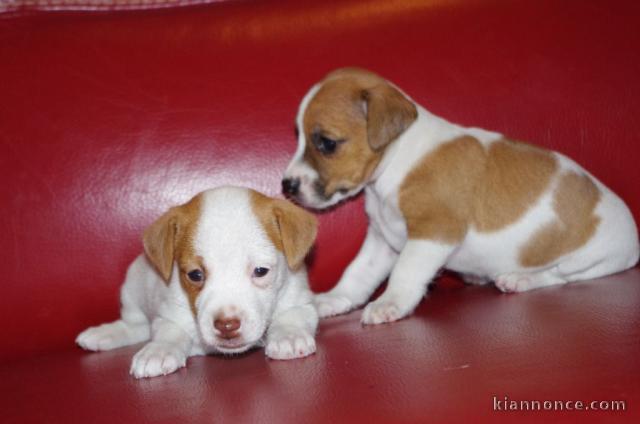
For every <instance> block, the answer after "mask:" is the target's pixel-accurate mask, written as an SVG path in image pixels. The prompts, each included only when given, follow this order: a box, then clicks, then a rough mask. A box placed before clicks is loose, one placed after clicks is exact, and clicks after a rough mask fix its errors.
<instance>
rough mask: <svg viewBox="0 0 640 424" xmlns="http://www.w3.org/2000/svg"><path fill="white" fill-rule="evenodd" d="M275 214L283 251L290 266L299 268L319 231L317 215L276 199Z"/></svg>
mask: <svg viewBox="0 0 640 424" xmlns="http://www.w3.org/2000/svg"><path fill="white" fill-rule="evenodd" d="M273 215H274V216H275V218H276V222H277V224H278V229H279V231H280V240H281V241H282V251H283V252H284V256H285V257H286V258H287V263H288V264H289V268H291V269H294V270H295V269H297V268H299V267H300V265H302V263H303V262H304V258H305V256H307V253H309V250H311V246H313V243H314V242H315V240H316V235H317V233H318V221H317V220H316V217H315V216H313V215H312V214H311V213H309V212H307V211H305V210H304V209H302V208H300V207H298V206H295V205H294V204H293V203H291V202H288V201H286V200H279V199H278V200H275V201H274V207H273Z"/></svg>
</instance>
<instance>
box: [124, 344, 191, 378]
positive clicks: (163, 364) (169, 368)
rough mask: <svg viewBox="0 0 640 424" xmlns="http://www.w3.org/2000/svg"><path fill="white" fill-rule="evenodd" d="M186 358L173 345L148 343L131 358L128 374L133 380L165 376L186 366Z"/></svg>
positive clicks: (177, 347) (178, 348) (180, 350)
mask: <svg viewBox="0 0 640 424" xmlns="http://www.w3.org/2000/svg"><path fill="white" fill-rule="evenodd" d="M186 362H187V356H186V355H185V353H184V352H183V351H182V349H180V347H179V346H176V345H175V344H173V343H164V342H150V343H147V345H146V346H145V347H143V348H142V349H140V351H138V353H136V354H135V356H134V357H133V361H132V362H131V369H130V371H129V373H130V374H131V375H133V376H134V377H135V378H142V377H156V376H158V375H167V374H170V373H172V372H174V371H175V370H177V369H178V368H182V367H184V366H185V365H186Z"/></svg>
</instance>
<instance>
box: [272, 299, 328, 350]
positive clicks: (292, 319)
mask: <svg viewBox="0 0 640 424" xmlns="http://www.w3.org/2000/svg"><path fill="white" fill-rule="evenodd" d="M317 326H318V313H317V312H316V309H315V308H314V307H313V305H311V304H307V305H301V306H296V307H293V308H290V309H288V310H286V311H283V312H282V313H280V314H278V315H276V316H275V317H274V319H273V322H272V323H271V325H270V326H269V330H268V331H267V343H266V348H265V354H266V355H267V356H268V357H269V358H272V359H295V358H303V357H305V356H308V355H311V354H312V353H314V352H315V351H316V342H315V339H314V335H315V332H316V328H317Z"/></svg>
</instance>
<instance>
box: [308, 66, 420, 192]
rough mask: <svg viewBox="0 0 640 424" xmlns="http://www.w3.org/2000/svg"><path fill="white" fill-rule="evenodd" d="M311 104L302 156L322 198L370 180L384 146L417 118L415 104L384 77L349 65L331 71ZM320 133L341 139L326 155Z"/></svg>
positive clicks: (333, 138)
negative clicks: (318, 146) (318, 139)
mask: <svg viewBox="0 0 640 424" xmlns="http://www.w3.org/2000/svg"><path fill="white" fill-rule="evenodd" d="M321 84H322V86H321V88H320V89H319V90H318V92H317V93H316V94H315V96H314V97H313V99H312V100H311V101H310V102H309V105H308V106H307V109H306V111H305V114H304V117H303V128H300V129H299V130H300V131H304V134H305V138H306V140H307V144H306V149H305V153H304V160H305V161H306V162H307V163H308V164H309V165H310V166H311V167H312V168H314V169H315V170H317V171H318V174H319V177H320V182H321V185H322V187H323V189H324V190H323V191H324V193H322V194H324V196H325V197H330V196H331V195H332V194H333V193H335V192H336V191H338V190H351V189H353V188H355V187H357V186H358V185H360V184H361V183H363V182H364V181H366V180H368V178H369V177H370V176H371V174H372V173H373V171H374V170H375V168H376V166H377V165H378V163H379V162H380V160H381V159H382V155H383V153H384V148H385V147H386V145H387V144H388V143H390V142H391V141H393V140H394V139H395V138H397V137H398V136H399V135H400V134H401V133H402V132H403V131H404V130H405V129H406V127H408V126H409V125H410V124H411V123H412V122H413V121H414V120H415V119H416V117H417V110H416V108H415V105H414V104H413V103H412V102H410V101H409V100H408V99H407V98H406V97H404V96H403V95H402V94H401V93H400V92H399V91H398V90H397V89H395V88H394V87H392V86H391V85H390V84H389V83H388V82H386V81H385V80H384V79H383V78H381V77H379V76H378V75H375V74H373V73H371V72H368V71H364V70H360V69H354V68H345V69H339V70H337V71H334V72H332V73H330V74H329V75H328V76H327V77H326V78H325V80H324V81H323V82H322V83H321ZM317 135H323V136H326V137H328V138H330V139H332V140H336V141H338V142H339V145H338V148H337V149H336V152H335V153H333V154H331V155H328V156H326V155H323V154H322V153H320V152H318V150H317V149H316V147H315V146H314V143H313V140H314V137H317Z"/></svg>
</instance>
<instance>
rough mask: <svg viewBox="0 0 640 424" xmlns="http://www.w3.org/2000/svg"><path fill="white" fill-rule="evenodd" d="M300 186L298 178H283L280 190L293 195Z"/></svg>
mask: <svg viewBox="0 0 640 424" xmlns="http://www.w3.org/2000/svg"><path fill="white" fill-rule="evenodd" d="M299 188H300V178H285V179H283V180H282V192H283V193H284V194H289V195H291V196H295V195H296V194H298V189H299Z"/></svg>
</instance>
